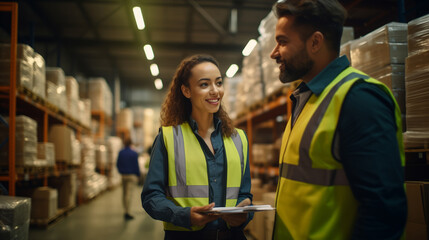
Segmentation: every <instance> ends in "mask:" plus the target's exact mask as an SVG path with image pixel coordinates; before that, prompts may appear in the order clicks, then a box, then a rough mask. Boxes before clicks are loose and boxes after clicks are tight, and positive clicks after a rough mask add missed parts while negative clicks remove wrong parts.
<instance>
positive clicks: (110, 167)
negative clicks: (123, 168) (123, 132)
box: [106, 137, 122, 188]
mask: <svg viewBox="0 0 429 240" xmlns="http://www.w3.org/2000/svg"><path fill="white" fill-rule="evenodd" d="M106 145H107V165H106V170H107V171H106V177H107V186H108V187H109V188H113V187H115V186H118V185H119V184H120V183H121V175H120V174H119V172H118V168H117V167H116V161H117V160H118V154H119V151H121V149H122V140H121V139H120V138H119V137H108V138H107V142H106Z"/></svg>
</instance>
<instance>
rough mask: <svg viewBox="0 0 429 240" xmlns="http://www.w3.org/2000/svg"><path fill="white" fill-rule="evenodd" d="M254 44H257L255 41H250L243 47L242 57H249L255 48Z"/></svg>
mask: <svg viewBox="0 0 429 240" xmlns="http://www.w3.org/2000/svg"><path fill="white" fill-rule="evenodd" d="M256 44H258V42H257V41H256V40H255V39H250V40H249V42H248V43H247V44H246V46H245V47H244V49H243V51H242V52H241V53H242V54H243V56H249V55H250V53H251V52H252V51H253V49H254V48H255V46H256Z"/></svg>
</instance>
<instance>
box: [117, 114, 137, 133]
mask: <svg viewBox="0 0 429 240" xmlns="http://www.w3.org/2000/svg"><path fill="white" fill-rule="evenodd" d="M116 119H117V121H116V134H117V135H118V136H122V137H123V138H124V139H125V138H129V137H130V134H131V132H132V130H133V127H134V124H133V120H134V118H133V111H132V110H131V108H123V109H121V110H120V111H119V113H118V115H117V118H116Z"/></svg>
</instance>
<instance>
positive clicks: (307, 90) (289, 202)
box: [271, 0, 407, 240]
mask: <svg viewBox="0 0 429 240" xmlns="http://www.w3.org/2000/svg"><path fill="white" fill-rule="evenodd" d="M273 9H274V11H275V15H276V16H277V18H278V21H277V25H276V33H275V39H276V42H277V44H276V46H275V48H274V49H273V51H272V53H271V58H273V59H275V60H276V62H277V63H278V64H280V66H279V68H280V76H279V78H280V81H282V82H283V83H287V82H291V81H295V80H298V79H301V80H302V83H301V84H300V85H299V86H298V87H297V89H296V90H295V91H294V92H293V94H292V95H291V97H290V98H291V100H292V114H291V118H290V119H289V121H288V123H287V126H286V129H285V132H284V135H283V139H282V147H281V153H280V178H279V183H278V187H277V197H276V209H277V212H276V218H275V226H274V239H282V240H284V239H399V238H401V237H403V233H404V227H405V223H406V218H407V202H406V195H405V189H404V162H405V160H404V147H403V142H402V129H401V112H400V110H399V107H398V104H397V103H396V101H395V99H394V97H393V95H392V93H391V92H390V90H389V89H388V88H387V87H386V86H385V85H384V84H382V83H380V82H379V81H377V80H375V79H373V78H371V77H370V76H368V75H367V74H365V73H363V72H361V71H358V70H356V69H354V68H353V67H350V66H349V65H350V63H349V61H348V59H347V58H346V56H342V57H339V50H340V41H341V35H342V29H343V23H344V21H345V18H346V11H345V9H344V8H343V7H342V6H341V4H340V3H339V2H338V1H336V0H286V1H279V2H277V3H276V4H275V5H274V8H273Z"/></svg>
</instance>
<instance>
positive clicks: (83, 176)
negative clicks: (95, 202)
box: [78, 136, 107, 200]
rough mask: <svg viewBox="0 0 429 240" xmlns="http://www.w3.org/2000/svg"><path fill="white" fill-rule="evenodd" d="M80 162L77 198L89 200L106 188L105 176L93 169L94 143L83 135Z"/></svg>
mask: <svg viewBox="0 0 429 240" xmlns="http://www.w3.org/2000/svg"><path fill="white" fill-rule="evenodd" d="M81 146H82V151H81V154H82V164H81V167H80V169H79V171H78V198H79V199H80V200H89V199H91V198H93V197H95V196H97V195H98V194H99V193H100V192H102V191H104V190H106V189H107V178H106V176H103V175H101V174H98V173H97V172H96V171H95V144H94V141H93V139H92V138H91V137H88V136H83V137H82V139H81Z"/></svg>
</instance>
